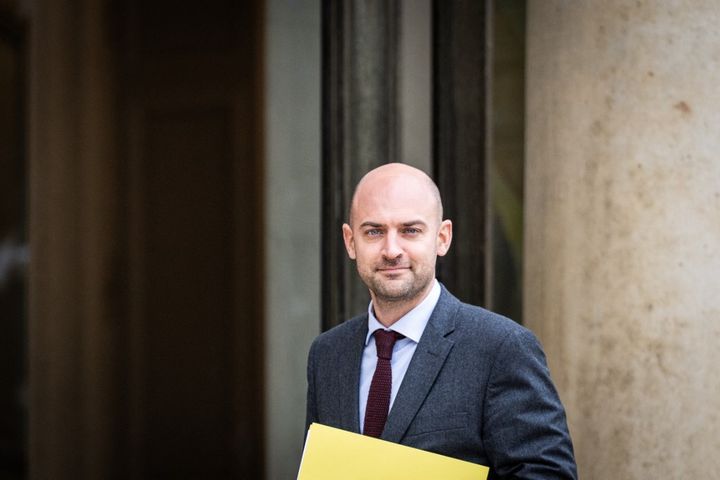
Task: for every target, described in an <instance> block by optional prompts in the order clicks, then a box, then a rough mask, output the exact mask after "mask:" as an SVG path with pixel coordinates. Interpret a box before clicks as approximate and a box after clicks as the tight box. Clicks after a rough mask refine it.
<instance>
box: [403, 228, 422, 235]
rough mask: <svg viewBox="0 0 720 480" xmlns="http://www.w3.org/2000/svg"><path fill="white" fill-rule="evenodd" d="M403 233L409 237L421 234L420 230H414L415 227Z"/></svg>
mask: <svg viewBox="0 0 720 480" xmlns="http://www.w3.org/2000/svg"><path fill="white" fill-rule="evenodd" d="M403 233H405V234H407V235H417V234H418V233H420V229H419V228H414V227H408V228H406V229H404V230H403Z"/></svg>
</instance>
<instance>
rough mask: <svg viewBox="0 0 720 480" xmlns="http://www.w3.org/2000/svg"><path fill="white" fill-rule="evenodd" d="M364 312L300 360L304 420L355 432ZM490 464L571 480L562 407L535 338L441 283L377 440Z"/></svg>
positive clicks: (516, 473)
mask: <svg viewBox="0 0 720 480" xmlns="http://www.w3.org/2000/svg"><path fill="white" fill-rule="evenodd" d="M366 334H367V314H364V315H360V316H358V317H355V318H353V319H352V320H349V321H347V322H345V323H343V324H341V325H339V326H337V327H335V328H333V329H331V330H329V331H327V332H325V333H323V334H322V335H320V336H319V337H318V338H317V339H316V340H315V342H313V344H312V347H311V348H310V354H309V358H308V371H307V373H308V398H307V420H306V421H307V425H306V426H309V425H310V423H312V422H318V423H322V424H324V425H329V426H332V427H337V428H341V429H344V430H348V431H351V432H359V429H360V419H359V418H358V417H359V413H358V385H359V381H360V363H361V357H362V351H363V347H364V342H365V336H366ZM381 438H383V439H385V440H389V441H392V442H396V443H401V444H403V445H409V446H411V447H416V448H420V449H423V450H428V451H431V452H436V453H440V454H443V455H448V456H451V457H455V458H460V459H463V460H468V461H470V462H475V463H479V464H483V465H487V466H489V467H490V469H491V470H490V472H491V473H490V475H491V477H490V478H527V479H545V478H547V479H549V478H553V479H555V478H558V479H559V478H563V479H566V478H576V477H577V474H576V469H575V460H574V457H573V448H572V443H571V440H570V434H569V433H568V428H567V424H566V420H565V411H564V409H563V406H562V404H561V403H560V399H559V398H558V395H557V392H556V390H555V387H554V386H553V383H552V380H551V379H550V373H549V371H548V368H547V365H546V363H545V356H544V354H543V351H542V348H541V347H540V345H539V343H538V341H537V339H536V338H535V336H534V335H533V334H532V333H531V332H530V331H529V330H527V329H525V328H523V327H522V326H520V325H518V324H517V323H515V322H513V321H512V320H509V319H507V318H504V317H501V316H499V315H497V314H494V313H492V312H489V311H487V310H484V309H482V308H479V307H474V306H472V305H467V304H464V303H461V302H460V301H459V300H458V299H456V298H455V297H454V296H453V295H452V294H450V293H449V292H448V291H447V290H446V289H445V287H443V289H442V294H441V295H440V300H439V301H438V304H437V306H436V307H435V310H434V311H433V313H432V315H431V317H430V320H429V322H428V325H427V327H426V328H425V332H424V333H423V335H422V338H421V339H420V343H419V344H418V346H417V349H416V351H415V355H414V356H413V358H412V360H411V362H410V366H409V367H408V371H407V373H406V374H405V378H404V379H403V382H402V384H401V385H400V390H399V391H398V394H397V397H396V399H395V402H394V404H393V407H392V409H391V411H390V413H389V414H388V419H387V424H386V425H385V431H384V432H383V434H382V437H381Z"/></svg>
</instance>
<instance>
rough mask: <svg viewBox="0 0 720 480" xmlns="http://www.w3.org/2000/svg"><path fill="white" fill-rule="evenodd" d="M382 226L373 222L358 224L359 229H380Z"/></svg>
mask: <svg viewBox="0 0 720 480" xmlns="http://www.w3.org/2000/svg"><path fill="white" fill-rule="evenodd" d="M382 226H383V225H382V224H381V223H375V222H363V223H361V224H360V228H362V227H373V228H380V227H382Z"/></svg>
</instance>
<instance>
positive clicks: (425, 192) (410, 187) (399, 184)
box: [349, 163, 443, 226]
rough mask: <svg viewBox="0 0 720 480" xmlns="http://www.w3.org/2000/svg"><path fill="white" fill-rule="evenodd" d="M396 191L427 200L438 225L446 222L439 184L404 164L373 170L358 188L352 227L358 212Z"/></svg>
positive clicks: (351, 215) (423, 173) (351, 211)
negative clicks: (375, 199) (375, 198)
mask: <svg viewBox="0 0 720 480" xmlns="http://www.w3.org/2000/svg"><path fill="white" fill-rule="evenodd" d="M393 190H394V191H398V192H399V193H401V194H402V193H404V194H406V195H408V196H418V197H421V200H423V199H424V201H425V202H431V206H432V208H433V209H434V211H435V214H436V218H437V222H438V223H440V222H441V221H442V215H443V207H442V200H441V199H440V190H438V187H437V185H435V182H433V180H432V179H431V178H430V177H429V176H428V175H427V174H426V173H425V172H423V171H422V170H420V169H418V168H415V167H411V166H410V165H407V164H404V163H387V164H385V165H381V166H379V167H377V168H375V169H373V170H370V171H369V172H368V173H367V174H365V176H364V177H363V178H362V179H361V180H360V182H358V184H357V187H355V193H354V194H353V197H352V202H351V203H350V219H349V223H350V226H353V221H354V216H355V212H356V211H357V209H358V207H359V206H360V205H361V204H363V203H365V202H368V201H372V199H373V198H374V197H377V196H379V195H380V196H382V195H381V194H384V193H386V192H388V191H393ZM423 203H424V202H423Z"/></svg>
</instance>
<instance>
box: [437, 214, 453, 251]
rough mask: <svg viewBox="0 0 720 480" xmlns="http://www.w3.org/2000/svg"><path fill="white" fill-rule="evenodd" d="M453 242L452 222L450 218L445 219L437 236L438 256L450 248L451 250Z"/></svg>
mask: <svg viewBox="0 0 720 480" xmlns="http://www.w3.org/2000/svg"><path fill="white" fill-rule="evenodd" d="M451 243H452V222H451V221H450V220H443V221H442V223H440V229H439V230H438V236H437V254H438V256H440V257H442V256H444V255H445V254H446V253H447V252H448V250H450V244H451Z"/></svg>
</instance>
